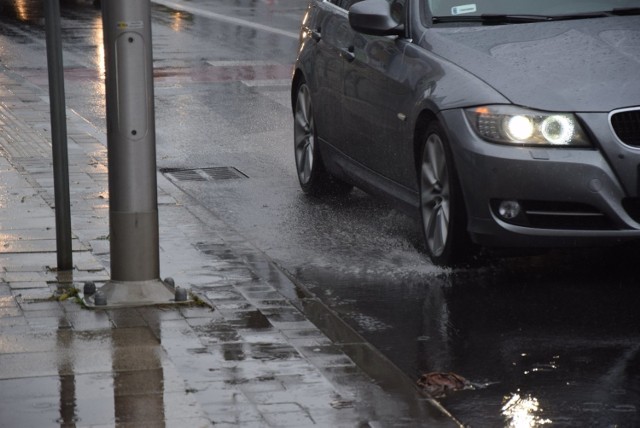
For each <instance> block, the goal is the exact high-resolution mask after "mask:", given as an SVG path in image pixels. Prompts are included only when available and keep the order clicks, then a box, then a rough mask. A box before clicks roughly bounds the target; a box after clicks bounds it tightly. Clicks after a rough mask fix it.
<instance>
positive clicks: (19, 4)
mask: <svg viewBox="0 0 640 428" xmlns="http://www.w3.org/2000/svg"><path fill="white" fill-rule="evenodd" d="M15 2H16V3H15V6H16V16H17V18H18V19H19V20H20V21H28V20H29V10H28V8H27V2H26V0H15Z"/></svg>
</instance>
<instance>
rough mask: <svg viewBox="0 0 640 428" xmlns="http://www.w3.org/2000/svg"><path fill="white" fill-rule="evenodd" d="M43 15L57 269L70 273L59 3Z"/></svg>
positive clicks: (52, 2) (51, 0) (52, 1)
mask: <svg viewBox="0 0 640 428" xmlns="http://www.w3.org/2000/svg"><path fill="white" fill-rule="evenodd" d="M44 12H45V30H46V34H47V69H48V71H49V107H50V109H51V142H52V149H53V181H54V195H55V196H54V198H55V204H56V208H55V210H56V249H57V255H58V270H71V269H73V255H72V248H71V208H70V206H71V204H70V198H69V164H68V157H67V117H66V105H65V99H64V68H63V63H62V42H61V37H60V3H59V0H45V1H44Z"/></svg>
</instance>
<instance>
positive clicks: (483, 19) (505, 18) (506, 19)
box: [432, 8, 640, 25]
mask: <svg viewBox="0 0 640 428" xmlns="http://www.w3.org/2000/svg"><path fill="white" fill-rule="evenodd" d="M629 9H636V8H629ZM639 9H640V8H639ZM614 10H620V11H622V10H623V9H614ZM623 13H625V14H626V13H629V12H628V11H627V10H626V9H624V12H623ZM612 14H615V12H613V11H610V12H587V13H576V14H571V15H506V14H491V13H485V14H482V15H466V16H434V17H433V19H432V21H433V23H434V24H438V23H445V22H480V23H482V24H483V25H498V24H524V23H528V22H547V21H564V20H569V19H589V18H602V17H606V16H611V15H612Z"/></svg>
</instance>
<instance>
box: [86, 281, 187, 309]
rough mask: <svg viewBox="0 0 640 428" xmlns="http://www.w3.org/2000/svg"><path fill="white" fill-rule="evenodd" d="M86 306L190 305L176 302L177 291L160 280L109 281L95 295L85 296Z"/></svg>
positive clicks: (104, 307)
mask: <svg viewBox="0 0 640 428" xmlns="http://www.w3.org/2000/svg"><path fill="white" fill-rule="evenodd" d="M83 302H84V304H85V305H86V306H87V307H89V308H93V309H114V308H125V307H136V306H153V305H169V304H184V303H190V301H189V300H181V301H177V300H176V289H175V288H174V287H172V286H171V285H170V284H168V283H167V282H165V281H162V280H160V279H154V280H147V281H107V282H106V283H105V285H103V286H102V287H100V288H99V289H98V290H97V291H96V292H95V293H94V294H92V295H90V296H84V298H83Z"/></svg>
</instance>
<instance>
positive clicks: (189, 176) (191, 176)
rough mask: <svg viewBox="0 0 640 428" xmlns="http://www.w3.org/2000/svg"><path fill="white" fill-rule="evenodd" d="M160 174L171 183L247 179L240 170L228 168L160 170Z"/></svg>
mask: <svg viewBox="0 0 640 428" xmlns="http://www.w3.org/2000/svg"><path fill="white" fill-rule="evenodd" d="M160 172H161V173H162V174H164V175H166V176H167V177H169V179H171V180H173V181H217V180H232V179H237V178H249V177H248V176H247V175H246V174H244V173H242V172H241V171H240V170H238V169H236V168H234V167H230V166H221V167H212V168H193V169H187V168H161V169H160Z"/></svg>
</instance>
